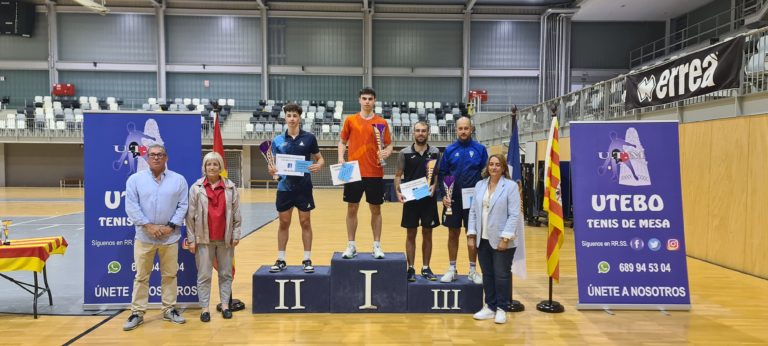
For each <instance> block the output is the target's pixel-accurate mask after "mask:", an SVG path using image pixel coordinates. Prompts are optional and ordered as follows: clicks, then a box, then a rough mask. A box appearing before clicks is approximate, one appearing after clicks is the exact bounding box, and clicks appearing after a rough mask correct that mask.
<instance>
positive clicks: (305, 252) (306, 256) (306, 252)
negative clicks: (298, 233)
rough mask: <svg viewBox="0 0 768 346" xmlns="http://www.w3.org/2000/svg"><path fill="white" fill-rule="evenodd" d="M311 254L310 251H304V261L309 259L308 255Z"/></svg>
mask: <svg viewBox="0 0 768 346" xmlns="http://www.w3.org/2000/svg"><path fill="white" fill-rule="evenodd" d="M311 252H312V251H304V260H305V261H306V260H308V259H309V254H310V253H311Z"/></svg>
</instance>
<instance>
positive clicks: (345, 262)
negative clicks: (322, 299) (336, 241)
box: [331, 252, 408, 312]
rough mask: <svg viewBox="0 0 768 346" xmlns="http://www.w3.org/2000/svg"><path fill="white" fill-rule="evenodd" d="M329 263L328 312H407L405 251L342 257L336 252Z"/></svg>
mask: <svg viewBox="0 0 768 346" xmlns="http://www.w3.org/2000/svg"><path fill="white" fill-rule="evenodd" d="M331 267H332V268H333V270H331V312H406V309H407V308H408V293H407V282H408V281H407V280H406V271H405V269H406V262H405V254H403V253H387V254H386V258H384V259H374V258H373V256H371V254H370V253H358V254H357V257H355V258H352V259H343V258H341V253H340V252H336V253H334V254H333V259H332V260H331Z"/></svg>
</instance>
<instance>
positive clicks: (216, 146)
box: [213, 112, 227, 179]
mask: <svg viewBox="0 0 768 346" xmlns="http://www.w3.org/2000/svg"><path fill="white" fill-rule="evenodd" d="M214 114H216V117H215V118H213V151H215V152H217V153H219V155H221V158H222V159H224V141H223V140H222V139H221V128H220V127H219V112H214ZM225 161H226V159H225ZM226 166H227V163H226V162H224V167H221V177H222V178H224V179H227V167H226Z"/></svg>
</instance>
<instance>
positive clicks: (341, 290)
mask: <svg viewBox="0 0 768 346" xmlns="http://www.w3.org/2000/svg"><path fill="white" fill-rule="evenodd" d="M269 268H270V266H261V267H260V268H259V269H258V270H257V271H256V272H255V273H254V274H253V304H252V305H253V309H252V311H253V313H313V312H341V313H386V312H401V313H403V312H413V313H475V312H477V311H479V310H480V309H481V308H482V307H483V286H482V285H478V284H475V283H474V282H472V281H471V280H469V279H468V278H467V277H466V276H459V277H458V279H457V280H456V281H454V282H451V283H442V282H439V281H429V280H427V279H424V278H423V277H421V276H417V277H416V282H408V280H407V274H406V268H407V264H406V261H405V254H404V253H401V252H390V253H386V257H385V258H383V259H375V258H373V256H372V255H371V253H368V252H363V253H358V254H357V256H356V257H354V258H351V259H343V258H341V253H340V252H336V253H334V254H333V258H332V259H331V266H330V267H328V266H317V267H315V272H314V273H311V274H307V273H304V271H303V268H302V267H301V266H289V267H288V268H287V269H286V270H284V271H282V272H278V273H270V272H269Z"/></svg>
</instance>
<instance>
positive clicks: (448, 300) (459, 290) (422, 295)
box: [408, 275, 483, 313]
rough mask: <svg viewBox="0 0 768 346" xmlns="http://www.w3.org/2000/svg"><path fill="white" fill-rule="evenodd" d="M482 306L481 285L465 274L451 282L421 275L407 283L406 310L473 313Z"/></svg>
mask: <svg viewBox="0 0 768 346" xmlns="http://www.w3.org/2000/svg"><path fill="white" fill-rule="evenodd" d="M482 307H483V285H478V284H476V283H474V282H472V281H470V280H469V279H467V277H466V276H464V275H462V276H459V278H458V280H456V281H454V282H451V283H442V282H439V281H429V280H427V279H424V278H423V277H421V276H417V277H416V282H411V283H408V312H430V313H475V312H477V311H479V310H480V309H482Z"/></svg>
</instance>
